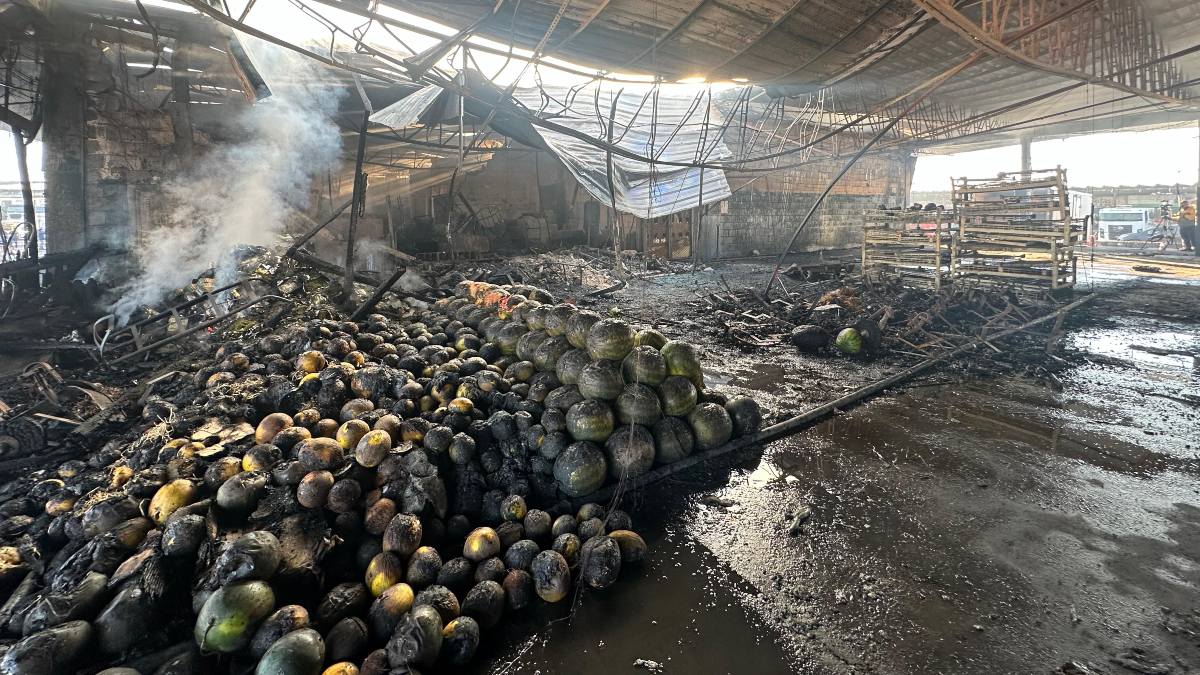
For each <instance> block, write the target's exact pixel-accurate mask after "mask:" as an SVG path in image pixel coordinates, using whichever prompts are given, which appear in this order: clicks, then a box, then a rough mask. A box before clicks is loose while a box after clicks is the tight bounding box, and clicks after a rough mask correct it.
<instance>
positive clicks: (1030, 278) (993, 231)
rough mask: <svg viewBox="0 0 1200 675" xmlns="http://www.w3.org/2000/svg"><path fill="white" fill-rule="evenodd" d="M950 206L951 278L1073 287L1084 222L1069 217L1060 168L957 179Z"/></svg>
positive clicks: (1056, 288) (1041, 286)
mask: <svg viewBox="0 0 1200 675" xmlns="http://www.w3.org/2000/svg"><path fill="white" fill-rule="evenodd" d="M954 210H955V213H956V216H957V220H958V231H957V232H955V234H954V243H953V246H952V247H951V249H952V261H951V266H952V271H953V275H954V276H955V277H962V278H972V279H975V280H978V281H980V282H985V283H987V282H990V283H996V284H1004V285H1014V286H1023V287H1032V288H1039V289H1049V290H1052V291H1056V290H1059V289H1061V288H1070V287H1072V286H1074V285H1075V276H1076V275H1075V273H1076V266H1077V259H1076V255H1075V252H1076V248H1077V247H1078V245H1079V243H1080V239H1081V238H1082V236H1083V234H1084V233H1083V223H1082V221H1076V220H1074V219H1072V218H1071V205H1070V195H1069V193H1068V191H1067V173H1066V171H1065V170H1063V168H1062V167H1058V168H1055V169H1043V170H1036V171H1028V172H1016V173H1002V174H999V175H998V176H997V177H995V178H983V179H976V178H959V179H957V180H955V181H954Z"/></svg>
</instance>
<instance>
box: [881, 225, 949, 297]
mask: <svg viewBox="0 0 1200 675" xmlns="http://www.w3.org/2000/svg"><path fill="white" fill-rule="evenodd" d="M953 222H954V217H953V213H952V212H950V211H946V210H943V209H939V210H936V211H917V210H907V209H894V210H893V209H870V210H867V211H865V212H864V213H863V247H862V271H863V276H864V277H868V278H869V277H870V276H871V275H874V276H876V277H883V276H889V277H893V278H899V279H902V280H903V281H904V282H905V283H906V284H915V285H923V286H932V287H933V288H934V289H938V288H941V285H942V283H943V282H945V281H946V280H947V279H948V278H949V276H950V232H951V229H952V226H953Z"/></svg>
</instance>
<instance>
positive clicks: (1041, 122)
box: [384, 0, 1200, 149]
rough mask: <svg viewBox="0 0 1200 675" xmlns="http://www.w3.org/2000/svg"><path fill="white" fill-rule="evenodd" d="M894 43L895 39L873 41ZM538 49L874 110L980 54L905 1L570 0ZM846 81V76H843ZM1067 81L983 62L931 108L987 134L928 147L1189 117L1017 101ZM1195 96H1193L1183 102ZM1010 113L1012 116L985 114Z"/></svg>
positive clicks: (473, 14) (1199, 25)
mask: <svg viewBox="0 0 1200 675" xmlns="http://www.w3.org/2000/svg"><path fill="white" fill-rule="evenodd" d="M1133 1H1135V2H1138V3H1139V4H1140V6H1141V7H1142V9H1143V10H1144V11H1145V14H1146V16H1147V17H1148V19H1149V20H1150V22H1151V23H1152V24H1153V26H1154V28H1155V29H1156V31H1157V33H1158V34H1159V36H1160V37H1161V38H1162V40H1163V42H1164V45H1165V49H1166V50H1167V52H1168V53H1169V52H1173V51H1178V50H1181V49H1184V48H1187V47H1191V46H1193V45H1196V44H1197V42H1198V41H1200V2H1197V1H1196V0H1133ZM384 3H385V4H390V5H393V6H397V7H402V8H403V9H405V10H406V11H410V12H412V13H415V14H418V15H423V16H428V17H430V18H432V19H434V20H437V21H441V22H444V23H449V24H451V25H453V26H455V27H462V26H464V25H468V24H469V23H471V22H474V21H476V20H478V19H479V18H480V17H481V16H484V14H485V13H486V12H487V11H490V7H491V3H480V4H479V5H476V6H472V5H470V4H466V3H454V4H450V3H438V4H437V5H432V4H431V3H429V2H426V1H424V0H384ZM483 5H488V6H487V7H484V6H483ZM958 6H959V7H960V9H961V11H963V12H964V13H966V14H968V15H971V14H972V13H975V14H976V15H977V13H978V11H979V8H978V3H965V4H964V3H958ZM1056 6H1063V4H1062V3H1060V4H1059V5H1056ZM514 7H518V9H516V12H517V14H516V16H515V20H514V16H513V14H512V11H513V8H514ZM562 7H563V3H562V2H561V0H523V1H522V2H521V3H519V5H518V4H517V3H504V6H503V8H502V10H501V12H500V13H499V14H497V15H496V16H495V17H494V18H493V19H491V20H489V21H488V22H485V23H484V24H483V25H482V26H481V28H480V31H481V33H482V34H485V35H487V36H488V37H491V38H493V39H497V40H501V41H504V42H508V41H509V40H510V38H511V39H512V41H513V42H514V43H515V44H516V45H518V46H521V47H526V48H529V47H532V46H533V45H535V44H537V43H538V42H539V41H540V40H541V39H542V38H543V37H544V36H545V32H546V30H547V29H548V27H549V26H551V25H552V24H553V21H554V18H555V16H556V14H557V13H558V11H559V10H560V8H562ZM892 34H901V35H903V36H904V39H897V40H894V41H892V43H889V44H884V42H885V41H886V38H887V37H888V36H890V35H892ZM547 44H548V45H549V46H550V50H549V53H550V54H552V55H554V56H556V57H561V58H563V59H568V60H570V61H572V62H575V63H580V64H584V65H587V66H592V67H596V68H602V69H606V70H612V71H617V72H652V73H655V74H658V75H660V76H663V77H666V78H668V79H671V78H683V77H689V76H694V75H708V76H710V77H711V78H716V79H721V78H731V77H745V78H748V79H750V80H751V81H754V82H757V83H762V84H766V83H775V84H780V83H783V84H786V83H792V84H796V85H805V84H811V83H820V82H830V81H834V80H838V81H839V82H838V85H836V86H837V87H839V88H841V89H844V90H846V91H849V92H854V91H871V92H887V94H886V95H884V94H880V95H879V96H878V97H877V98H874V99H872V98H870V96H865V97H864V98H863V101H862V104H863V105H864V106H871V105H874V104H875V103H877V102H878V101H880V100H886V99H887V98H890V97H892V96H895V95H897V94H901V93H904V92H906V91H909V90H911V89H912V88H913V87H914V86H916V85H917V84H919V83H922V82H924V81H926V80H929V79H930V78H932V77H934V76H936V75H938V74H940V73H942V72H943V71H944V70H945V69H947V68H948V67H950V66H952V65H954V64H956V63H958V62H959V61H961V60H962V59H964V58H966V57H967V56H968V55H969V54H971V53H972V52H973V51H974V50H975V49H976V47H977V46H978V45H977V44H975V43H974V42H973V41H971V40H968V39H966V38H964V37H962V36H959V35H957V34H956V33H954V32H952V31H951V30H950V29H948V28H945V27H943V26H942V25H940V24H938V23H937V22H936V21H935V20H933V19H932V18H929V17H925V16H923V15H922V14H920V13H918V12H917V10H916V9H915V7H914V6H913V5H912V4H911V2H909V0H897V1H895V2H886V0H845V1H838V2H834V1H833V0H661V1H658V0H656V1H650V2H648V1H645V0H572V1H571V2H569V3H566V6H565V11H564V14H563V16H562V19H561V21H559V22H558V25H557V27H556V28H555V30H554V31H553V32H552V33H551V34H550V38H549V40H548V42H547ZM1118 48H1120V47H1119V46H1118ZM1042 58H1045V57H1044V56H1043V57H1042ZM868 63H869V64H870V65H869V66H866V64H868ZM1175 63H1176V65H1177V66H1178V67H1179V69H1180V71H1181V72H1182V74H1183V78H1184V79H1185V80H1187V79H1190V78H1196V77H1200V53H1196V54H1192V55H1189V56H1186V57H1182V58H1179V59H1178V60H1176V62H1175ZM847 73H853V74H852V75H851V76H850V77H848V78H847V77H846V75H847ZM843 78H845V79H843ZM1074 83H1075V82H1074V81H1072V80H1070V79H1068V78H1065V77H1061V76H1056V75H1051V74H1047V73H1045V72H1042V71H1037V70H1033V69H1030V68H1029V67H1027V66H1024V65H1020V64H1017V63H1014V62H1011V61H1008V60H1006V59H1004V58H1001V57H994V56H990V57H987V58H985V59H984V60H982V61H981V62H980V63H979V64H977V65H974V66H972V67H970V68H969V69H967V70H966V71H964V72H963V73H962V74H961V75H959V76H957V77H955V78H953V79H952V80H950V81H949V82H947V83H946V84H945V85H943V86H942V87H941V88H940V90H939V91H938V93H937V97H938V99H939V100H941V101H944V102H946V103H947V104H949V105H951V106H953V107H955V108H956V109H959V110H961V111H963V112H964V116H971V115H977V114H982V113H994V114H995V126H996V127H997V130H995V131H992V132H989V133H980V130H979V129H976V128H972V127H970V126H969V125H966V126H963V127H962V133H961V134H960V135H962V136H963V137H962V138H961V139H959V140H953V139H947V138H945V137H939V138H937V139H934V140H930V141H928V142H931V143H936V144H937V145H940V146H945V147H954V148H955V149H961V148H963V147H971V146H973V147H980V146H988V145H998V144H1004V143H1012V142H1013V141H1014V140H1015V139H1017V138H1019V137H1020V136H1022V135H1028V134H1031V133H1034V134H1038V135H1044V136H1064V135H1072V134H1079V133H1089V132H1091V131H1092V130H1112V129H1134V128H1146V127H1150V126H1164V125H1172V124H1179V123H1181V122H1183V121H1185V120H1186V119H1189V118H1190V119H1194V116H1195V113H1194V112H1191V113H1188V112H1181V111H1180V110H1178V109H1172V108H1170V107H1169V106H1154V105H1150V103H1151V102H1150V101H1147V100H1146V99H1143V98H1139V97H1130V96H1128V95H1127V94H1124V93H1122V92H1119V91H1115V90H1112V89H1110V88H1107V87H1103V86H1100V85H1085V86H1081V87H1077V88H1075V89H1073V90H1072V91H1069V92H1065V93H1062V94H1059V95H1055V96H1053V97H1050V98H1046V99H1044V100H1040V101H1036V102H1030V101H1029V99H1032V98H1033V97H1035V96H1038V95H1043V94H1047V93H1048V92H1051V91H1054V90H1055V89H1057V88H1061V87H1064V86H1066V85H1069V84H1074ZM1196 91H1200V89H1193V90H1191V91H1190V92H1188V96H1192V95H1195V92H1196ZM843 100H844V97H843ZM1015 104H1020V107H1018V108H1016V109H1013V110H1004V111H1003V112H996V111H998V110H1000V109H1003V108H1007V107H1008V106H1012V105H1015ZM947 144H951V145H947Z"/></svg>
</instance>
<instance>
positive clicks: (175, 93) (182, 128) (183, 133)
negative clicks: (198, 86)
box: [171, 40, 193, 168]
mask: <svg viewBox="0 0 1200 675" xmlns="http://www.w3.org/2000/svg"><path fill="white" fill-rule="evenodd" d="M190 48H191V44H190V43H187V42H184V41H183V40H176V41H175V51H174V52H172V53H171V98H172V104H171V126H172V127H174V130H175V151H176V152H177V153H178V154H179V159H180V160H181V163H182V164H183V166H184V167H185V168H188V167H191V165H192V157H193V139H192V113H191V109H190V105H191V102H192V93H191V78H190V77H189V75H188V49H190Z"/></svg>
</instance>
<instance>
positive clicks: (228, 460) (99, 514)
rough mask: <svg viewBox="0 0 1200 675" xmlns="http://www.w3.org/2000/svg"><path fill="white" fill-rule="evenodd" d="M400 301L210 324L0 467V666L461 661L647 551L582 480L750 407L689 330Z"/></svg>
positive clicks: (532, 302)
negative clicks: (255, 325) (222, 327)
mask: <svg viewBox="0 0 1200 675" xmlns="http://www.w3.org/2000/svg"><path fill="white" fill-rule="evenodd" d="M419 304H420V305H421V306H419V307H418V308H417V309H415V310H413V311H412V312H411V314H409V315H408V316H406V317H405V318H404V319H403V320H402V321H401V320H397V319H395V318H389V317H388V316H384V315H382V314H370V315H368V316H367V317H366V318H365V319H364V320H363V321H361V322H351V321H342V320H338V319H336V318H330V317H332V316H333V315H332V314H331V313H330V312H329V311H327V310H326V309H325V308H319V309H318V308H312V309H313V310H314V311H313V313H311V314H310V315H311V316H320V317H325V318H310V319H306V320H302V321H292V322H290V323H287V322H285V323H283V325H281V326H280V327H278V328H273V329H270V330H268V331H263V332H260V334H258V335H256V336H255V337H253V338H247V339H246V340H243V341H237V340H235V341H230V342H227V343H225V344H224V345H222V346H221V347H220V348H219V349H218V350H217V351H216V353H215V355H214V358H212V359H211V360H207V361H201V362H200V363H198V364H197V367H195V368H194V369H192V370H191V371H190V372H187V373H182V372H176V373H175V374H174V375H173V376H171V377H170V378H169V379H167V380H155V382H156V384H157V386H155V387H153V388H151V389H148V390H147V391H150V392H152V394H151V395H148V396H146V397H145V398H144V407H143V408H142V411H141V419H140V421H135V422H134V423H133V424H132V425H131V427H130V428H129V430H128V433H126V434H124V435H123V436H120V437H115V438H111V439H109V440H108V442H107V443H105V444H104V445H103V447H102V448H100V449H98V450H96V451H94V452H91V453H90V454H89V455H88V456H87V457H86V459H83V460H80V459H72V460H69V461H66V462H64V463H62V464H60V465H58V466H55V467H52V468H44V469H42V470H39V471H35V472H32V473H29V474H27V475H25V476H23V477H21V478H17V479H15V480H12V481H10V482H8V483H5V484H3V485H0V516H2V517H3V520H2V521H0V544H3V546H0V584H2V585H3V587H4V588H5V589H6V591H5V592H6V593H7V595H6V598H7V599H6V600H5V601H4V602H3V603H2V605H0V635H2V636H3V638H2V639H3V640H4V642H5V643H6V645H7V648H6V651H4V654H3V657H2V658H0V673H3V674H8V673H23V674H24V673H33V674H41V673H58V672H74V671H76V670H87V671H89V672H94V671H96V670H99V669H102V668H105V667H118V666H119V667H121V668H125V669H127V670H120V671H114V672H122V673H130V672H137V673H155V672H173V673H176V672H196V673H199V672H249V671H250V670H252V669H255V668H257V670H256V672H261V673H268V672H269V673H275V672H289V673H290V672H296V673H320V672H322V671H323V670H324V671H325V672H333V673H355V672H358V673H364V674H366V673H386V672H416V669H422V670H426V669H430V668H433V669H438V668H445V667H449V668H453V667H459V666H462V665H463V664H465V663H467V662H469V661H470V660H471V659H472V657H473V656H474V654H475V651H476V648H477V647H478V645H479V642H480V634H481V631H486V630H488V629H491V628H493V627H495V626H496V625H497V624H498V623H499V622H500V621H501V620H502V618H503V616H504V614H505V613H508V612H518V611H521V610H523V609H525V608H527V607H529V606H530V605H532V604H534V603H536V602H544V603H557V602H561V601H563V600H564V599H565V598H567V597H568V595H569V594H570V592H571V590H572V588H573V587H575V586H578V587H583V588H588V589H603V588H606V587H608V586H610V585H612V584H613V583H615V582H616V580H617V578H618V575H619V573H620V570H621V569H622V568H623V567H626V566H630V565H636V564H637V563H638V562H640V561H641V560H642V559H643V558H644V557H645V555H646V552H647V549H646V543H645V542H644V541H643V539H642V538H641V537H640V536H639V535H638V534H636V533H635V532H634V531H633V529H632V522H631V519H630V517H629V515H628V514H626V513H624V512H622V511H620V510H619V509H615V508H611V509H606V508H604V507H602V506H600V505H598V504H595V503H587V502H586V496H587V495H588V494H589V493H592V492H594V491H595V490H597V489H599V488H601V487H602V486H603V485H605V484H606V483H610V482H614V481H620V480H622V479H626V478H630V477H633V476H637V475H641V474H643V473H645V472H647V471H649V470H650V468H651V467H652V466H653V465H654V464H656V463H659V464H661V463H669V462H672V461H676V460H678V459H681V458H683V457H686V456H687V455H688V454H689V453H691V452H692V450H693V448H702V449H706V448H712V447H717V446H719V445H721V444H723V443H725V442H727V441H728V440H729V439H730V438H731V437H732V436H734V435H735V434H743V433H750V432H752V431H755V430H757V429H758V427H759V426H760V424H761V415H760V413H759V410H758V407H757V405H756V404H755V403H754V402H753V401H752V400H750V399H745V398H739V399H734V400H731V401H726V400H724V398H723V397H722V396H721V395H720V394H718V393H715V392H711V391H708V390H706V388H705V387H704V381H703V375H702V372H701V369H700V364H699V362H698V360H697V357H696V353H695V350H694V349H693V348H692V347H691V346H690V345H688V344H686V343H682V342H675V341H669V340H667V339H666V338H665V337H664V336H662V335H661V334H659V333H657V332H655V331H635V330H634V329H633V328H632V327H630V326H629V325H627V324H626V323H625V322H623V321H620V320H616V319H605V318H603V317H600V316H599V315H597V314H594V313H591V312H586V311H579V310H577V309H575V308H574V307H572V306H570V305H567V304H563V303H558V304H555V303H554V298H553V297H552V296H551V295H550V294H549V293H547V292H545V291H542V290H540V289H536V288H532V287H522V286H508V287H499V286H493V285H491V284H479V283H470V282H465V283H463V284H461V285H460V287H459V293H458V295H457V296H456V297H453V298H443V299H441V300H438V301H437V302H435V303H433V304H432V305H431V306H424V305H423V303H419ZM244 333H245V334H246V335H251V334H253V333H254V331H252V330H246V331H245V332H244ZM581 503H582V505H581V506H579V504H581ZM576 507H578V508H576ZM255 664H257V666H256V665H255ZM326 669H328V670H326Z"/></svg>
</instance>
